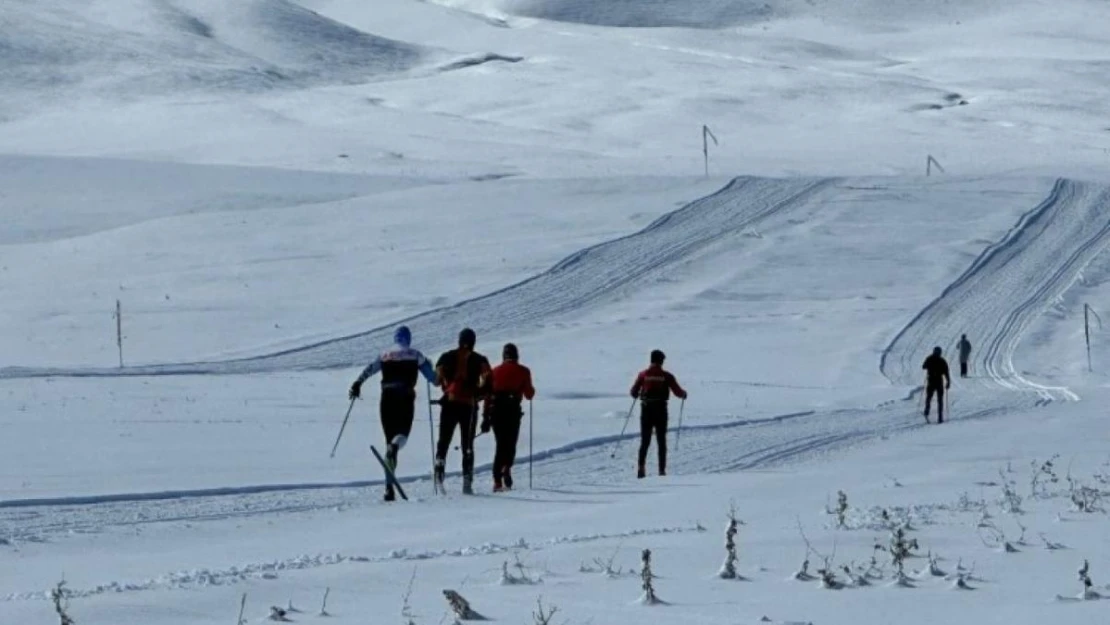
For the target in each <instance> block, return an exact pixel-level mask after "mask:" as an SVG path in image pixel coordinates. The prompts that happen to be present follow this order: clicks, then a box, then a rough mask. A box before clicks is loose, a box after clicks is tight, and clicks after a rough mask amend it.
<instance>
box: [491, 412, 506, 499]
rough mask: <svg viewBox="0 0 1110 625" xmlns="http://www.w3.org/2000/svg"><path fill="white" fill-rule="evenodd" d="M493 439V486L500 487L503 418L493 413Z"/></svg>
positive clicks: (503, 457) (502, 466) (502, 453)
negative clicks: (494, 445)
mask: <svg viewBox="0 0 1110 625" xmlns="http://www.w3.org/2000/svg"><path fill="white" fill-rule="evenodd" d="M493 439H494V441H495V444H496V447H495V449H494V452H493V488H494V489H495V490H496V489H498V488H501V479H502V477H503V473H504V470H505V443H506V441H507V439H506V436H505V420H504V419H502V418H501V415H498V414H494V415H493Z"/></svg>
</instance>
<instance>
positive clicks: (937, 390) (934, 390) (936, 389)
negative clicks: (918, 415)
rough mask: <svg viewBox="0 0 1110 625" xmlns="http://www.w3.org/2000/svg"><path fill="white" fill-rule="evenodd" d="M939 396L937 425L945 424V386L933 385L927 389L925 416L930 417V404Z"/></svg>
mask: <svg viewBox="0 0 1110 625" xmlns="http://www.w3.org/2000/svg"><path fill="white" fill-rule="evenodd" d="M933 395H936V396H937V423H944V385H943V384H932V383H930V384H929V386H927V387H926V388H925V416H926V417H927V416H929V404H930V403H932V401H933Z"/></svg>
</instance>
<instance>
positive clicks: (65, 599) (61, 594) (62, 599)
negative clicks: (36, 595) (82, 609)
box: [50, 580, 77, 625]
mask: <svg viewBox="0 0 1110 625" xmlns="http://www.w3.org/2000/svg"><path fill="white" fill-rule="evenodd" d="M50 599H51V601H53V602H54V611H55V612H57V613H58V618H59V619H60V620H61V625H75V624H76V623H77V621H75V620H73V617H72V616H70V615H69V591H68V590H66V582H65V580H62V581H60V582H58V585H57V586H55V587H54V588H53V589H52V590H51V591H50Z"/></svg>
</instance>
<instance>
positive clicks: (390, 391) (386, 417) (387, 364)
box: [348, 326, 436, 501]
mask: <svg viewBox="0 0 1110 625" xmlns="http://www.w3.org/2000/svg"><path fill="white" fill-rule="evenodd" d="M393 342H394V343H395V345H394V346H393V348H392V349H390V350H389V351H386V352H383V353H382V354H381V355H379V356H378V357H377V358H376V359H375V360H374V362H372V363H370V364H369V365H368V366H367V367H366V368H365V369H363V370H362V373H361V374H360V375H359V376H358V379H357V380H355V382H354V384H352V385H351V390H350V392H349V393H348V397H350V398H351V399H358V398H359V396H361V394H362V383H363V382H365V381H366V380H367V378H369V377H370V376H372V375H374V374H376V373H378V372H381V374H382V397H381V402H380V404H379V410H380V411H381V418H382V432H383V433H384V434H385V443H386V452H385V461H386V464H388V465H389V470H390V471H396V470H397V456H398V453H399V452H400V451H401V448H402V447H404V446H405V442H406V441H408V438H409V433H410V432H412V419H413V415H414V414H415V403H416V380H417V376H418V374H423V375H424V378H425V379H426V380H428V381H429V382H435V381H436V374H435V370H433V369H432V363H431V362H429V361H428V359H427V358H425V357H424V354H422V353H420V351H419V350H415V349H413V348H412V332H410V331H409V329H408V327H406V326H401V327H399V328H397V330H396V331H394V333H393ZM394 497H395V495H394V493H393V484H390V483H388V481H387V483H386V487H385V500H386V501H393V499H394Z"/></svg>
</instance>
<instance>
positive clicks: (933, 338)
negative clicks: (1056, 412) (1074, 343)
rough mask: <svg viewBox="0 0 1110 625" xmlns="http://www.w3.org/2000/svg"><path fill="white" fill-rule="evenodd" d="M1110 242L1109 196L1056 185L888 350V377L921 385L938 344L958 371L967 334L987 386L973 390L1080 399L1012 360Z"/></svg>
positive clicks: (1092, 188)
mask: <svg viewBox="0 0 1110 625" xmlns="http://www.w3.org/2000/svg"><path fill="white" fill-rule="evenodd" d="M1108 244H1110V190H1108V189H1107V188H1105V187H1103V186H1100V185H1092V184H1088V183H1083V182H1078V181H1073V180H1066V179H1060V180H1057V181H1056V183H1055V185H1054V186H1053V188H1052V192H1051V193H1050V194H1049V196H1048V197H1047V198H1046V199H1045V200H1044V201H1043V202H1042V203H1041V204H1040V205H1038V206H1037V207H1035V208H1034V209H1033V210H1031V211H1029V212H1028V213H1026V214H1025V215H1024V216H1023V217H1022V218H1021V219H1020V220H1019V221H1018V223H1017V224H1016V225H1015V226H1014V227H1013V229H1011V230H1010V232H1009V233H1008V234H1007V235H1006V236H1005V237H1004V238H1003V239H1002V240H1001V241H999V242H997V243H995V244H994V245H991V246H990V247H988V248H987V249H986V250H984V252H983V253H982V254H981V255H980V256H979V258H977V259H976V260H975V262H973V263H972V265H971V266H970V267H969V268H968V269H967V270H966V271H965V272H964V273H963V275H961V276H960V277H959V278H957V279H956V281H955V282H953V283H952V284H951V285H949V286H948V288H946V289H945V290H944V292H943V293H941V295H940V296H939V297H938V298H937V299H935V300H934V301H933V302H932V303H930V304H929V305H928V306H927V307H925V309H924V310H922V311H921V312H920V313H918V315H917V316H916V317H915V318H914V319H913V320H912V321H911V322H910V323H909V324H908V325H907V326H906V327H904V328H903V329H902V330H901V331H900V332H899V333H898V335H897V336H896V337H895V338H894V340H893V341H892V342H891V343H890V345H889V346H888V347H887V348H886V350H884V352H883V355H882V359H881V362H880V369H881V370H882V372H883V375H885V376H886V377H887V378H888V379H889V380H890V381H891V382H893V383H895V384H900V385H920V384H921V380H922V375H923V374H922V371H921V362H922V361H923V360H924V358H925V356H927V355H928V353H929V351H930V350H931V349H932V347H933V346H934V345H939V346H941V347H942V348H944V349H945V353H946V357H947V358H948V360H949V363H950V364H951V365H952V366H953V367H954V368H955V367H956V364H957V361H956V355H955V353H954V351H955V347H956V343H957V341H958V340H959V338H960V334H963V333H966V334H967V335H968V338H969V339H970V340H971V342H972V345H973V347H974V349H973V352H972V361H971V370H972V376H973V377H972V378H971V379H969V380H968V381H976V382H978V383H979V384H978V386H979V387H981V388H980V389H975V391H973V392H977V391H979V390H986V389H984V388H982V387H989V388H994V389H996V390H997V389H1005V390H1009V391H1019V392H1022V393H1023V394H1028V393H1033V394H1034V395H1035V398H1036V399H1035V403H1038V404H1042V403H1047V402H1050V401H1053V400H1059V399H1063V400H1076V399H1078V396H1076V394H1075V393H1073V392H1072V391H1070V390H1068V389H1066V388H1061V387H1049V386H1043V385H1040V384H1037V383H1035V382H1033V381H1031V380H1028V379H1027V378H1025V377H1024V376H1022V375H1021V374H1020V373H1018V372H1017V371H1016V370H1015V369H1014V364H1013V356H1014V351H1015V350H1016V349H1017V347H1018V345H1019V344H1020V343H1021V340H1022V338H1023V337H1024V335H1025V332H1026V330H1027V328H1028V327H1029V325H1030V324H1031V323H1032V322H1033V321H1034V320H1036V319H1037V318H1038V317H1040V316H1041V315H1042V314H1044V312H1045V311H1047V310H1048V309H1049V307H1050V306H1051V305H1052V303H1053V302H1055V301H1056V300H1057V299H1058V298H1060V297H1061V296H1062V295H1063V294H1064V292H1065V291H1067V289H1068V288H1069V287H1070V286H1071V285H1072V284H1073V283H1074V282H1075V281H1076V280H1077V279H1078V277H1079V276H1080V273H1081V272H1082V270H1083V268H1084V267H1086V266H1087V264H1089V263H1090V262H1091V261H1092V260H1093V259H1094V258H1095V257H1096V256H1097V255H1098V254H1099V253H1100V252H1102V251H1103V250H1104V249H1106V247H1107V245H1108ZM953 375H956V373H955V372H954V373H953ZM962 387H963V388H964V389H968V386H967V385H962ZM961 392H963V391H961ZM911 398H912V395H911Z"/></svg>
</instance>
